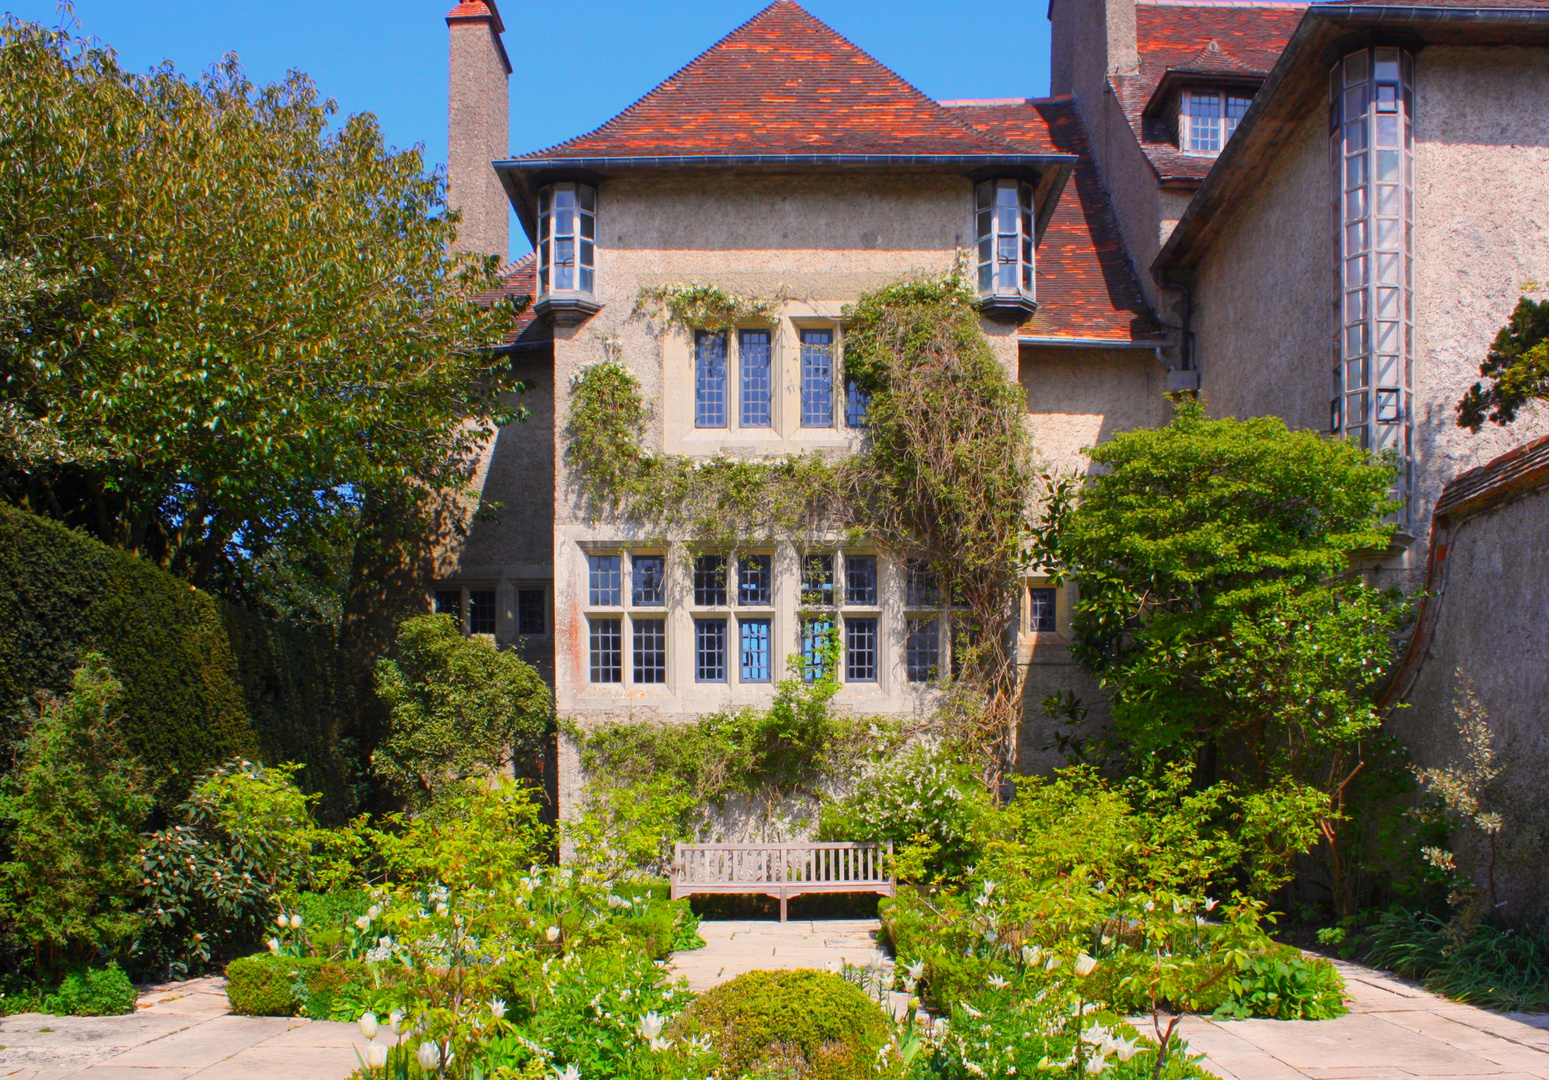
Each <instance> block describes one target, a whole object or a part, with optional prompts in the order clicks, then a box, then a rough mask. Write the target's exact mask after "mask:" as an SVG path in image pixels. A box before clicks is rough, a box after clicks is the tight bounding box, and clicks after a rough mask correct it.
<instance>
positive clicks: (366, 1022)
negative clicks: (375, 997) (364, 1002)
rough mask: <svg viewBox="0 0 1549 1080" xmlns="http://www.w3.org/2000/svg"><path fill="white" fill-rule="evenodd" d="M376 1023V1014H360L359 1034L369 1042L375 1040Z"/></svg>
mask: <svg viewBox="0 0 1549 1080" xmlns="http://www.w3.org/2000/svg"><path fill="white" fill-rule="evenodd" d="M376 1032H377V1022H376V1013H369V1012H368V1013H361V1014H360V1033H361V1034H362V1035H364V1036H365V1037H366V1039H367V1040H368V1041H369V1040H371V1039H374V1038H376Z"/></svg>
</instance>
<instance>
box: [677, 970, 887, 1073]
mask: <svg viewBox="0 0 1549 1080" xmlns="http://www.w3.org/2000/svg"><path fill="white" fill-rule="evenodd" d="M672 1030H673V1033H674V1035H675V1036H681V1037H683V1038H692V1037H694V1036H697V1035H703V1036H708V1037H709V1039H710V1042H711V1045H712V1046H714V1048H715V1050H716V1053H717V1054H718V1055H719V1056H720V1059H721V1067H722V1068H721V1071H722V1072H723V1073H724V1074H725V1075H728V1076H744V1075H747V1074H748V1073H753V1074H754V1075H761V1074H762V1075H779V1074H781V1073H783V1072H791V1073H794V1074H796V1075H799V1076H802V1077H807V1078H810V1080H870V1078H871V1077H872V1076H874V1075H875V1073H876V1062H877V1054H878V1051H879V1050H881V1048H882V1047H884V1046H885V1045H887V1043H888V1038H889V1024H888V1019H887V1017H886V1016H885V1015H884V1014H883V1012H882V1010H881V1009H880V1008H878V1006H877V1004H876V1002H874V1001H872V1000H871V999H870V998H868V997H867V996H866V995H865V994H863V993H862V992H861V991H860V990H859V989H857V988H856V987H854V986H852V985H851V984H850V983H848V982H846V981H845V980H844V979H841V978H840V977H839V976H837V975H826V974H824V973H823V972H820V971H806V970H798V971H750V972H748V973H747V974H746V975H739V976H738V977H737V978H735V979H733V980H731V982H728V983H723V984H722V985H720V986H718V987H716V988H715V989H713V990H711V991H710V992H709V993H707V994H705V995H704V996H702V997H700V998H699V999H698V1000H697V1001H695V1002H694V1003H693V1004H692V1005H690V1006H689V1007H688V1009H687V1010H686V1011H685V1012H684V1013H683V1015H682V1016H681V1017H680V1018H679V1019H678V1020H677V1022H676V1023H675V1024H674V1025H673V1029H672Z"/></svg>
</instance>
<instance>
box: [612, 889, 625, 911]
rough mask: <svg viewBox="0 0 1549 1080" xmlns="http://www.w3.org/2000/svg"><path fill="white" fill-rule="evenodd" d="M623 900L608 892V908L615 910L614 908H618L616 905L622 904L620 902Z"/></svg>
mask: <svg viewBox="0 0 1549 1080" xmlns="http://www.w3.org/2000/svg"><path fill="white" fill-rule="evenodd" d="M623 902H624V901H623V899H622V898H620V897H617V896H614V895H613V894H611V893H610V894H608V907H609V908H611V909H613V910H615V911H616V910H618V906H619V905H620V904H622V903H623Z"/></svg>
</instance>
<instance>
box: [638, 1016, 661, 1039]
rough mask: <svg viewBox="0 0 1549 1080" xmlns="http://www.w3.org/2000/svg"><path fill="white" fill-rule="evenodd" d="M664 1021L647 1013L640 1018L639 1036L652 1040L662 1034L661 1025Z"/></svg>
mask: <svg viewBox="0 0 1549 1080" xmlns="http://www.w3.org/2000/svg"><path fill="white" fill-rule="evenodd" d="M663 1023H665V1021H663V1020H662V1018H661V1017H660V1016H658V1015H656V1014H655V1013H654V1012H648V1013H646V1014H645V1015H644V1016H642V1017H641V1018H640V1034H642V1035H644V1036H645V1037H646V1038H647V1039H654V1038H656V1036H658V1035H660V1034H661V1033H662V1025H663Z"/></svg>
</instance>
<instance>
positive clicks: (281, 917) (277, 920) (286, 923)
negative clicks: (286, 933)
mask: <svg viewBox="0 0 1549 1080" xmlns="http://www.w3.org/2000/svg"><path fill="white" fill-rule="evenodd" d="M274 925H275V926H278V927H279V928H280V929H281V930H288V929H289V928H290V920H289V919H287V918H286V917H285V912H283V911H282V912H280V913H279V914H278V915H276V916H275V917H274Z"/></svg>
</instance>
